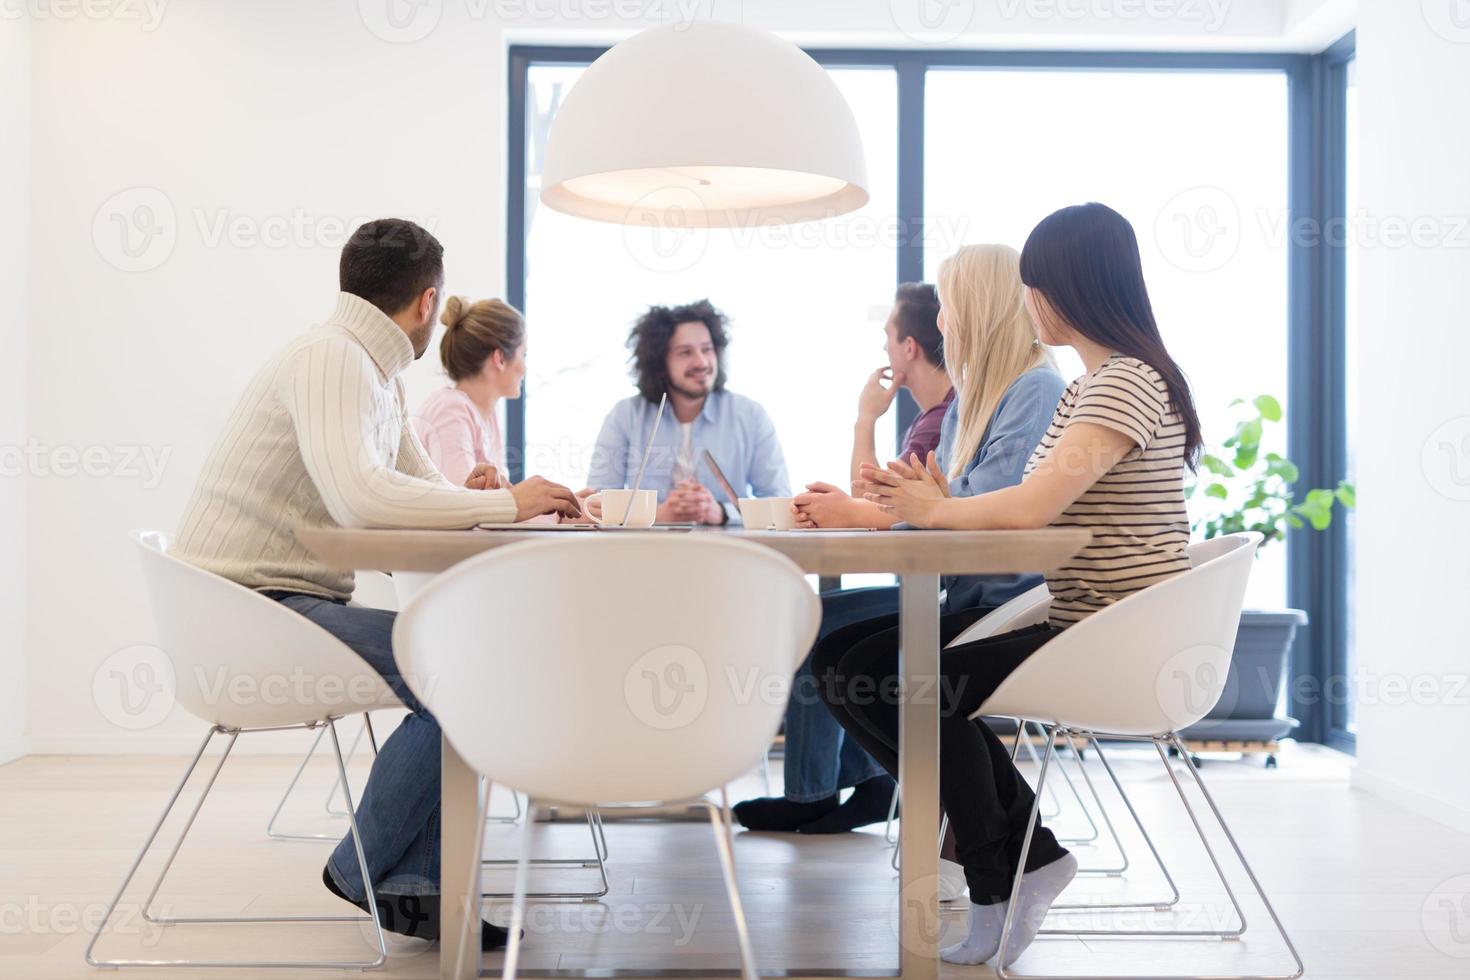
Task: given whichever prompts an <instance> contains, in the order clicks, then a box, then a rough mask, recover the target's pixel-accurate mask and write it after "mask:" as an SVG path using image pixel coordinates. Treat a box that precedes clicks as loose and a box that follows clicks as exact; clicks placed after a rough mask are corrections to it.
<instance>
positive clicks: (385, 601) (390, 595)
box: [352, 570, 398, 612]
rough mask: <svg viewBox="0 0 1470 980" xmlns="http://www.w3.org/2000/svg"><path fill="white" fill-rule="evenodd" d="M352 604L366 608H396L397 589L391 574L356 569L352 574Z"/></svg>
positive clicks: (391, 609)
mask: <svg viewBox="0 0 1470 980" xmlns="http://www.w3.org/2000/svg"><path fill="white" fill-rule="evenodd" d="M352 581H353V587H352V605H354V606H364V607H366V608H368V609H386V610H387V611H388V612H396V611H397V610H398V591H397V589H396V588H395V586H394V583H393V576H391V575H385V574H383V573H382V572H374V571H365V570H358V571H356V572H354V573H353V574H352Z"/></svg>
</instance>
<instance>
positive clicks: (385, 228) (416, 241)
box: [337, 218, 444, 316]
mask: <svg viewBox="0 0 1470 980" xmlns="http://www.w3.org/2000/svg"><path fill="white" fill-rule="evenodd" d="M337 275H338V281H339V283H340V286H341V289H342V292H344V293H351V294H352V295H354V296H359V297H361V298H363V299H365V300H367V301H368V302H369V303H371V304H373V305H374V306H376V307H377V308H378V309H380V310H382V311H383V312H384V313H386V314H388V315H389V316H393V315H394V314H395V313H399V312H401V311H402V310H403V308H404V307H406V306H408V304H410V303H412V302H413V301H414V300H416V299H418V298H419V297H420V296H422V295H423V292H424V290H426V289H428V288H429V287H430V286H442V285H443V284H444V246H443V245H440V244H439V240H438V239H437V238H435V237H434V236H433V235H431V234H429V233H428V232H427V231H425V230H424V229H423V228H420V227H419V226H418V225H416V224H414V223H413V222H412V221H405V220H403V219H402V218H379V219H378V220H377V221H369V222H368V223H367V224H365V225H363V226H361V227H360V228H358V229H357V230H356V231H354V232H353V233H352V237H351V238H349V239H348V240H347V244H346V245H344V246H342V261H341V264H340V265H339V266H338V271H337Z"/></svg>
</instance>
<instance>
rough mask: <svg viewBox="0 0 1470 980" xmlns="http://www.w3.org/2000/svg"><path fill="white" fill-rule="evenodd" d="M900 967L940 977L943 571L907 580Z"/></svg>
mask: <svg viewBox="0 0 1470 980" xmlns="http://www.w3.org/2000/svg"><path fill="white" fill-rule="evenodd" d="M899 589H900V593H899V595H900V598H899V649H900V655H899V670H900V672H901V674H902V677H903V690H904V692H905V697H904V699H903V701H902V702H901V704H900V705H899V757H898V784H899V787H900V788H901V791H902V799H903V822H902V823H901V824H900V825H899V868H900V871H899V971H900V973H901V974H902V976H903V978H904V980H935V978H937V977H938V976H939V576H938V575H904V576H901V577H900V579H899Z"/></svg>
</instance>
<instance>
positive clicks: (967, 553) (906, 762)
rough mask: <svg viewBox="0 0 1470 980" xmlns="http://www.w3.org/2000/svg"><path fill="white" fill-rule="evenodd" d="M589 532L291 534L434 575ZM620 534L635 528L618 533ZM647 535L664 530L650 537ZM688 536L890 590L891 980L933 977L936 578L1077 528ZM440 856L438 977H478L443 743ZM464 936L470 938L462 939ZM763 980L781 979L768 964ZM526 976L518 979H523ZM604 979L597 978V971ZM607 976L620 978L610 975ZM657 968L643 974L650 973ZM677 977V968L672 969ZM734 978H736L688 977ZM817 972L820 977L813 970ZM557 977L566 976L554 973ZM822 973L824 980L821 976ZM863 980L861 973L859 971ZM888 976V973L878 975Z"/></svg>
mask: <svg viewBox="0 0 1470 980" xmlns="http://www.w3.org/2000/svg"><path fill="white" fill-rule="evenodd" d="M598 533H599V532H597V531H594V530H588V531H580V532H579V531H554V530H541V531H537V530H531V529H528V530H520V529H513V530H512V529H505V530H500V529H497V530H468V531H409V530H404V531H399V530H347V529H342V528H313V529H303V530H301V531H299V532H297V537H298V539H299V540H300V541H301V543H302V544H303V545H304V546H305V547H306V548H308V549H309V550H310V551H312V553H314V554H315V555H316V556H317V557H318V558H319V559H321V560H322V561H323V562H325V563H326V564H327V565H328V566H330V567H332V568H334V569H338V570H341V571H351V570H355V569H363V568H372V569H379V570H382V571H385V572H442V571H445V570H446V569H448V568H451V567H452V566H454V565H456V564H458V563H459V562H461V561H464V560H465V559H466V558H470V557H472V556H474V555H477V554H480V553H481V552H484V551H488V550H490V549H492V548H498V547H501V546H503V545H508V544H515V543H518V542H524V541H537V540H557V539H563V538H565V537H567V536H568V535H582V534H585V535H596V534H598ZM619 533H622V534H634V533H638V532H632V531H620V532H619ZM646 533H648V534H666V533H672V532H668V531H659V530H651V531H648V532H646ZM691 533H696V534H738V535H740V536H741V538H742V539H744V540H748V541H755V542H757V543H759V544H762V545H765V546H766V547H768V548H771V549H773V550H775V551H778V552H780V553H781V554H783V555H785V556H786V557H788V558H790V559H791V560H792V561H793V562H795V563H796V564H797V565H798V566H799V567H800V568H801V569H802V571H804V572H806V573H808V574H812V575H819V576H826V577H831V576H840V575H844V574H859V573H891V574H893V575H896V576H898V579H899V585H900V603H899V621H900V627H899V629H900V645H901V648H902V651H903V652H902V655H901V657H900V670H901V672H902V675H903V690H904V691H905V692H908V693H907V694H906V696H905V698H904V701H903V702H902V704H901V706H900V709H899V716H900V757H899V779H898V782H899V786H900V788H901V791H902V794H903V806H904V819H903V821H902V822H901V824H900V831H899V866H900V868H901V871H900V880H899V889H900V895H902V896H904V899H905V900H904V901H902V902H900V905H899V909H900V913H899V914H900V937H899V973H898V974H897V975H898V976H901V977H903V978H904V980H935V978H936V977H937V976H938V973H939V950H938V945H939V896H938V880H939V879H938V875H939V839H938V835H939V816H940V812H939V699H938V697H937V691H938V686H937V685H936V684H933V683H927V684H926V683H922V679H924V678H931V679H932V678H935V677H937V676H938V671H939V577H940V575H981V574H990V575H1006V574H1016V573H1024V572H1046V571H1050V570H1052V569H1054V568H1056V567H1057V566H1059V565H1061V564H1062V563H1063V562H1064V561H1066V560H1067V559H1068V558H1070V557H1072V556H1073V555H1075V554H1077V552H1079V551H1081V550H1082V548H1083V546H1084V545H1085V544H1086V543H1087V541H1088V539H1089V534H1088V532H1087V531H1085V530H1082V529H1074V528H1057V529H1051V528H1048V529H1043V530H1036V531H812V532H804V531H746V530H743V529H738V528H737V529H709V530H697V531H694V532H691ZM442 766H443V786H442V794H443V795H442V797H441V799H442V803H443V806H442V833H443V844H442V851H441V855H442V859H441V862H440V865H441V875H442V878H443V880H442V881H441V883H440V893H441V894H442V895H444V896H446V899H445V900H444V902H443V903H442V912H441V915H442V917H443V921H442V922H441V923H440V936H441V945H440V951H441V952H440V966H439V976H440V977H441V978H443V980H467V978H470V977H476V976H478V975H479V962H480V960H479V957H478V956H465V957H463V963H462V964H456V963H455V960H456V957H455V956H454V955H453V954H452V952H451V951H453V950H456V949H459V948H460V945H461V943H462V942H466V941H467V942H469V943H472V944H473V945H470V946H469V947H468V948H469V949H478V947H479V942H478V938H479V937H478V929H477V923H478V919H479V909H478V908H474V909H469V908H466V907H464V903H463V902H462V901H452V900H450V899H449V898H447V896H458V895H470V894H478V893H479V891H480V889H479V888H475V889H474V891H473V892H472V891H471V890H470V888H471V883H470V880H469V876H470V875H471V874H474V873H475V871H474V870H472V869H478V867H479V866H478V865H477V864H475V863H474V861H473V857H472V855H471V851H473V849H474V846H475V841H476V833H475V830H476V828H475V826H474V824H475V818H476V811H477V806H478V800H477V797H478V793H477V776H476V774H475V772H474V771H473V770H471V769H470V768H469V766H468V765H466V764H465V762H464V760H463V759H462V758H460V756H459V755H458V753H456V752H455V751H454V749H453V748H452V747H451V746H450V744H449V743H448V741H445V742H444V743H443V763H442ZM472 928H473V929H475V930H476V931H475V932H474V933H471V932H469V930H470V929H472ZM771 966H773V967H775V969H767V970H765V971H763V972H765V974H766V975H768V976H769V975H773V974H774V975H786V976H793V975H795V974H792V973H791V972H789V971H782V970H781V969H780V967H779V966H778V965H775V964H772V965H771ZM535 972H536V971H529V970H528V971H523V973H524V975H527V976H532V975H535ZM598 972H605V971H598ZM616 972H617V975H618V976H619V977H622V976H625V975H627V974H629V972H630V971H622V970H619V971H616ZM667 972H669V971H647V972H646V973H645V974H644V975H648V976H657V975H660V973H665V974H666V973H667ZM676 972H678V973H679V974H682V975H688V971H686V970H681V971H676ZM700 972H701V973H703V974H708V975H717V976H718V975H730V976H738V975H739V971H738V970H729V971H700ZM823 973H824V974H825V973H826V971H823ZM557 975H558V976H562V975H575V974H569V973H567V972H566V971H557ZM826 975H831V974H826ZM864 975H869V976H871V975H872V974H871V973H865V974H864ZM888 975H892V974H888Z"/></svg>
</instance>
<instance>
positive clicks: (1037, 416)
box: [934, 367, 1067, 612]
mask: <svg viewBox="0 0 1470 980" xmlns="http://www.w3.org/2000/svg"><path fill="white" fill-rule="evenodd" d="M1066 390H1067V383H1066V382H1065V381H1063V380H1062V376H1061V375H1060V374H1057V372H1056V371H1054V370H1052V369H1051V368H1049V367H1038V368H1032V369H1031V370H1030V371H1027V372H1026V373H1025V374H1023V375H1021V376H1020V377H1019V378H1017V379H1016V380H1015V381H1012V382H1011V386H1010V387H1009V388H1007V389H1006V390H1005V394H1003V395H1001V397H1000V402H999V403H997V404H996V406H995V413H994V414H993V415H991V416H990V423H989V424H988V425H986V427H985V434H984V435H982V436H981V437H980V448H979V449H978V450H976V452H975V455H974V457H973V458H972V459H971V460H970V462H969V463H967V464H966V465H965V468H964V471H963V472H961V473H960V475H959V476H957V477H955V478H954V479H952V480H950V481H949V492H950V496H953V497H973V496H976V495H977V494H982V493H990V492H991V491H992V490H1001V489H1003V488H1005V487H1013V486H1015V485H1016V484H1018V483H1020V482H1021V477H1022V476H1023V475H1024V474H1025V471H1026V462H1027V460H1029V459H1030V458H1031V454H1032V453H1033V452H1035V451H1036V445H1037V443H1039V442H1041V437H1042V436H1044V435H1045V434H1046V428H1047V426H1048V425H1050V424H1051V420H1052V415H1053V414H1054V413H1055V412H1056V410H1057V402H1059V401H1061V400H1062V392H1064V391H1066ZM959 405H960V400H959V399H958V398H956V399H955V400H954V401H953V402H951V403H950V406H949V410H948V411H946V412H945V413H944V422H943V424H942V425H941V426H940V429H939V450H938V451H937V452H936V453H935V454H934V455H935V458H936V459H937V460H938V462H939V468H940V469H942V470H944V471H945V472H946V473H947V472H949V463H950V455H951V454H952V453H953V451H954V438H955V430H956V429H957V428H958V427H959ZM1041 582H1042V578H1041V576H1040V575H946V576H944V578H943V585H944V588H945V590H946V598H945V609H946V611H948V612H959V611H960V610H962V609H969V608H972V607H975V606H999V605H1000V604H1001V603H1003V602H1006V601H1007V600H1010V599H1014V598H1015V597H1016V596H1018V595H1020V594H1021V593H1022V592H1025V591H1026V590H1027V589H1030V588H1033V587H1034V586H1037V585H1040V584H1041Z"/></svg>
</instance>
